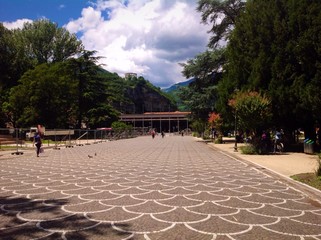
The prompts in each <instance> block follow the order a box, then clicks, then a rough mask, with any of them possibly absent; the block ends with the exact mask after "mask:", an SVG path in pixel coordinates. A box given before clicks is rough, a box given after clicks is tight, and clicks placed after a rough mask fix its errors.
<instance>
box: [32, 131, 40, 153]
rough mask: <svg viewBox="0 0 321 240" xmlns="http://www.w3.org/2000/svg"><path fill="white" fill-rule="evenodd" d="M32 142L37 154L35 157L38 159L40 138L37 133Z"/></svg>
mask: <svg viewBox="0 0 321 240" xmlns="http://www.w3.org/2000/svg"><path fill="white" fill-rule="evenodd" d="M33 142H34V144H35V146H36V152H37V157H39V153H40V149H41V145H42V144H41V136H40V133H39V132H36V133H35V136H34V138H33Z"/></svg>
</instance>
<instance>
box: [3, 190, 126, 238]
mask: <svg viewBox="0 0 321 240" xmlns="http://www.w3.org/2000/svg"><path fill="white" fill-rule="evenodd" d="M66 204H68V199H48V200H33V199H28V198H24V197H10V196H5V197H0V239H4V240H20V239H46V240H47V239H48V240H50V239H63V238H67V239H79V240H85V239H92V238H93V236H96V237H98V236H99V237H98V238H99V239H109V238H115V237H117V236H118V238H126V237H130V236H131V235H132V234H130V233H126V232H120V231H117V230H115V229H114V228H113V227H112V225H111V224H110V223H103V222H101V223H100V222H96V221H92V220H89V219H88V218H86V217H85V216H84V214H72V213H67V212H65V211H64V210H63V209H62V206H64V205H66ZM118 225H119V224H118ZM119 226H121V227H122V229H127V230H128V229H129V228H130V225H129V224H126V223H125V224H121V225H119Z"/></svg>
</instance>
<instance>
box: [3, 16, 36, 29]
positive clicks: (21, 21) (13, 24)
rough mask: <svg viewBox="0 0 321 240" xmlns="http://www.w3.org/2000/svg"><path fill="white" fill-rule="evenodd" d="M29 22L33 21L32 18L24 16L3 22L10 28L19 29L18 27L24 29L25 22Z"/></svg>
mask: <svg viewBox="0 0 321 240" xmlns="http://www.w3.org/2000/svg"><path fill="white" fill-rule="evenodd" d="M27 22H29V23H31V22H32V20H30V19H26V18H23V19H18V20H16V21H14V22H3V26H5V27H6V28H8V29H17V28H20V29H22V27H23V24H25V23H27Z"/></svg>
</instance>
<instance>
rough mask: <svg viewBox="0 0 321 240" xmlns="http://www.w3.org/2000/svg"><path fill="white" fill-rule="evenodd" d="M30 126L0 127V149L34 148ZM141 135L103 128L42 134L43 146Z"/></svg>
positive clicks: (47, 131)
mask: <svg viewBox="0 0 321 240" xmlns="http://www.w3.org/2000/svg"><path fill="white" fill-rule="evenodd" d="M27 133H30V128H0V150H10V151H14V152H12V154H19V155H20V154H23V152H22V150H23V149H26V148H32V147H34V146H33V142H32V139H27ZM138 135H141V134H140V133H139V132H136V131H112V130H101V129H97V130H95V129H46V130H45V132H44V133H43V134H42V144H43V147H53V149H60V148H61V147H74V146H76V145H77V146H83V145H90V144H97V143H101V142H106V141H112V140H118V139H124V138H132V137H136V136H138Z"/></svg>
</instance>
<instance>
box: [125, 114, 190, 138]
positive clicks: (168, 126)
mask: <svg viewBox="0 0 321 240" xmlns="http://www.w3.org/2000/svg"><path fill="white" fill-rule="evenodd" d="M190 114H191V112H178V111H176V112H146V113H143V114H121V116H120V121H122V122H125V123H127V124H130V125H132V126H133V127H134V129H136V128H142V129H148V130H149V129H155V130H156V131H157V132H162V131H164V132H169V133H174V132H180V131H182V130H185V129H188V128H189V119H188V116H189V115H190Z"/></svg>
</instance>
